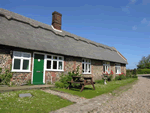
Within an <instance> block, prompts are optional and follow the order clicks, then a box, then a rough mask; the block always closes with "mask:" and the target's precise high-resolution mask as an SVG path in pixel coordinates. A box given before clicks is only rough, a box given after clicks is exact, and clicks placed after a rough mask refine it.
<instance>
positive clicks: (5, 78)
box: [0, 69, 12, 85]
mask: <svg viewBox="0 0 150 113" xmlns="http://www.w3.org/2000/svg"><path fill="white" fill-rule="evenodd" d="M11 78H12V73H11V72H9V70H8V69H6V70H5V73H4V74H0V84H1V85H9V83H10V80H11Z"/></svg>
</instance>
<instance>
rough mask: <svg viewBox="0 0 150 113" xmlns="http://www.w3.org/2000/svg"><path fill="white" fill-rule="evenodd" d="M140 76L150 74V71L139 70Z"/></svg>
mask: <svg viewBox="0 0 150 113" xmlns="http://www.w3.org/2000/svg"><path fill="white" fill-rule="evenodd" d="M137 73H138V74H150V69H138V70H137Z"/></svg>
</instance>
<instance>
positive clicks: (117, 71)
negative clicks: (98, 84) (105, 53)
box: [115, 64, 121, 74]
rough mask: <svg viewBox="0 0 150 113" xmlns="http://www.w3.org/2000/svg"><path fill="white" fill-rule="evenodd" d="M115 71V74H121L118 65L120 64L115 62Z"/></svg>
mask: <svg viewBox="0 0 150 113" xmlns="http://www.w3.org/2000/svg"><path fill="white" fill-rule="evenodd" d="M115 72H116V74H121V66H120V64H115Z"/></svg>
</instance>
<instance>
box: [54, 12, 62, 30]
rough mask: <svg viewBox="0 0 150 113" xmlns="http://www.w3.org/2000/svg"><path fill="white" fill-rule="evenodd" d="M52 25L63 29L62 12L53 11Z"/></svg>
mask: <svg viewBox="0 0 150 113" xmlns="http://www.w3.org/2000/svg"><path fill="white" fill-rule="evenodd" d="M52 15H53V16H52V26H53V27H54V28H55V29H58V30H61V17H62V14H60V13H58V12H56V11H54V12H53V13H52Z"/></svg>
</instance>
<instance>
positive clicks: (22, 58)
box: [11, 51, 31, 72]
mask: <svg viewBox="0 0 150 113" xmlns="http://www.w3.org/2000/svg"><path fill="white" fill-rule="evenodd" d="M16 52H19V53H21V57H18V56H15V53H16ZM23 54H29V55H30V57H29V58H26V57H23ZM14 59H20V61H21V62H20V69H14ZM23 60H29V69H28V70H23V69H22V68H23ZM30 68H31V53H28V52H20V51H13V59H12V70H11V72H31V69H30Z"/></svg>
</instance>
